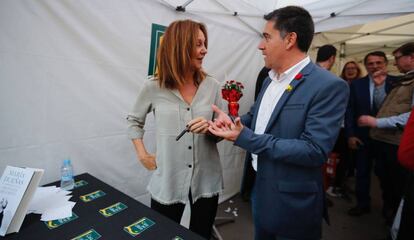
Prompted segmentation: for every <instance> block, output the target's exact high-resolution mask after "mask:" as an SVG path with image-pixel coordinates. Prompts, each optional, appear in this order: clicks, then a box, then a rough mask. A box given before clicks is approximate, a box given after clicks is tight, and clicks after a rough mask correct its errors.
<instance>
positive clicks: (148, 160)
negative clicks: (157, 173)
mask: <svg viewBox="0 0 414 240" xmlns="http://www.w3.org/2000/svg"><path fill="white" fill-rule="evenodd" d="M138 158H139V161H140V162H141V163H142V165H143V166H144V167H145V168H146V169H148V170H150V171H153V170H155V169H157V162H156V161H155V155H154V154H149V153H147V154H144V155H143V156H138Z"/></svg>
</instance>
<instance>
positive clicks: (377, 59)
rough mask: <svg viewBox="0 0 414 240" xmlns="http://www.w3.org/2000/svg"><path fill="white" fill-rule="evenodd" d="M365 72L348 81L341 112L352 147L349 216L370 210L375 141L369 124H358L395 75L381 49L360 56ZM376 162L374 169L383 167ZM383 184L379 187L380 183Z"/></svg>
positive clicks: (374, 107)
mask: <svg viewBox="0 0 414 240" xmlns="http://www.w3.org/2000/svg"><path fill="white" fill-rule="evenodd" d="M364 65H365V68H366V70H367V72H368V75H367V76H365V77H363V78H361V79H357V80H354V81H352V82H351V85H350V90H351V91H350V97H349V103H348V108H347V111H346V114H345V133H346V136H347V138H348V146H349V148H350V149H352V150H355V165H356V166H355V168H356V182H355V193H356V199H357V204H356V206H355V207H353V208H351V209H350V210H349V211H348V214H349V215H351V216H361V215H363V214H366V213H369V212H370V211H371V198H370V183H371V167H372V162H373V159H374V158H375V154H376V152H375V150H376V148H375V142H374V141H373V140H372V139H371V137H370V136H369V128H368V127H364V126H359V125H358V119H359V117H360V116H363V115H370V116H376V115H377V113H378V110H379V109H380V107H381V105H382V102H383V101H384V99H385V96H386V95H387V94H388V93H389V92H390V91H391V88H392V81H393V80H395V77H392V76H389V75H388V74H387V65H388V60H387V57H386V55H385V53H384V52H382V51H375V52H370V53H368V54H367V55H366V56H365V58H364ZM381 166H382V164H381V163H380V162H376V172H377V175H378V172H381V171H383V170H382V167H381ZM381 188H383V187H381Z"/></svg>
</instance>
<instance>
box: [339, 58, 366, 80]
mask: <svg viewBox="0 0 414 240" xmlns="http://www.w3.org/2000/svg"><path fill="white" fill-rule="evenodd" d="M361 74H362V71H361V68H360V67H359V65H358V63H356V62H355V61H349V62H347V63H345V65H344V68H342V72H341V76H340V77H341V78H342V79H343V80H345V81H347V82H348V83H349V84H351V82H352V80H356V79H359V78H361V77H362V76H361Z"/></svg>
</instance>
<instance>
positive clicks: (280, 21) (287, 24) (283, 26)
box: [264, 6, 315, 52]
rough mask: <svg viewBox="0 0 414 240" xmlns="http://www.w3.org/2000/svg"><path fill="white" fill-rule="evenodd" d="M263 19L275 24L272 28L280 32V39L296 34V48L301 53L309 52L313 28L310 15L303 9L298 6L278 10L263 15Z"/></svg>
mask: <svg viewBox="0 0 414 240" xmlns="http://www.w3.org/2000/svg"><path fill="white" fill-rule="evenodd" d="M264 19H265V20H267V21H274V22H275V24H274V25H273V28H274V29H276V30H278V31H280V36H281V37H282V38H284V37H285V36H286V34H287V33H291V32H294V33H296V35H297V43H298V48H299V49H300V50H301V51H302V52H307V51H308V50H309V47H310V45H311V43H312V39H313V34H314V32H315V27H314V25H313V20H312V17H311V15H310V14H309V12H308V11H306V10H305V9H304V8H302V7H298V6H287V7H283V8H279V9H276V10H274V11H273V12H271V13H269V14H267V15H265V16H264Z"/></svg>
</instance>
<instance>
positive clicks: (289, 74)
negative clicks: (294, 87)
mask: <svg viewBox="0 0 414 240" xmlns="http://www.w3.org/2000/svg"><path fill="white" fill-rule="evenodd" d="M309 63H310V58H309V56H306V57H305V58H304V59H302V60H301V61H300V62H298V63H296V64H295V65H293V66H292V67H291V68H289V69H287V70H286V71H284V72H283V73H281V74H277V73H276V72H275V71H274V70H273V69H272V70H270V71H269V77H270V79H272V81H278V82H282V81H284V80H286V79H290V80H292V79H293V78H294V77H295V76H296V75H297V74H298V73H299V72H300V71H301V70H302V69H303V68H304V67H305V66H306V65H308V64H309Z"/></svg>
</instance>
